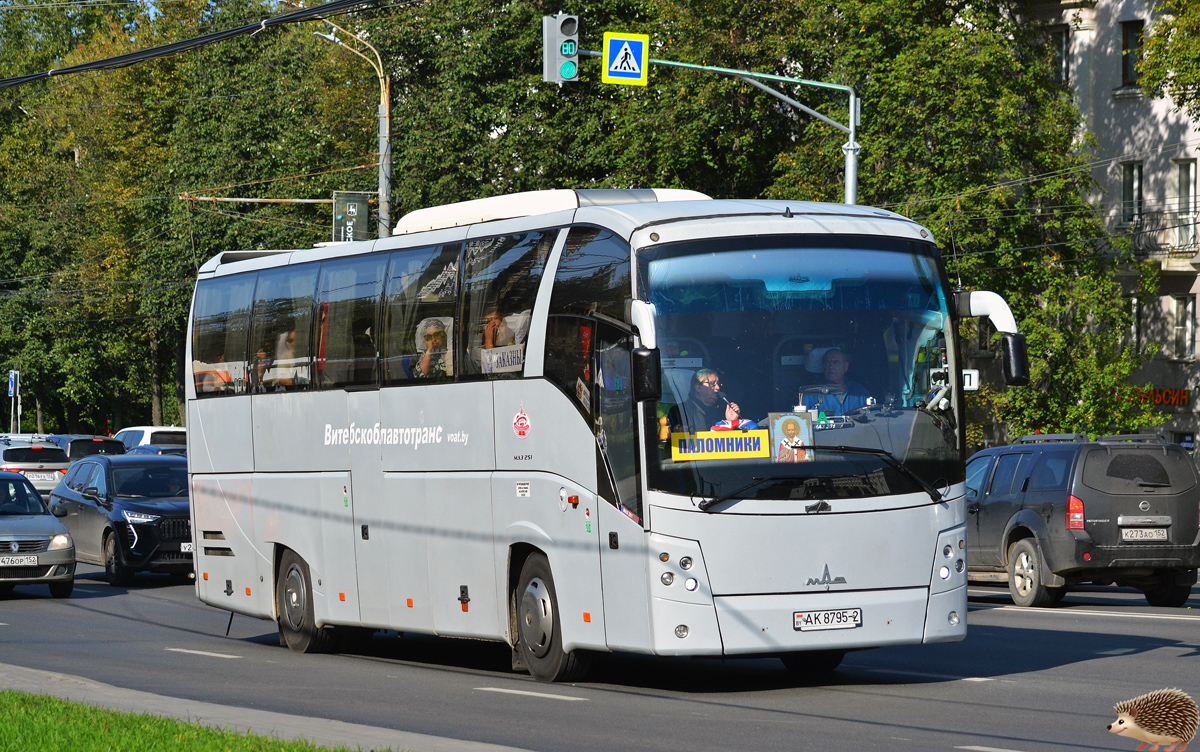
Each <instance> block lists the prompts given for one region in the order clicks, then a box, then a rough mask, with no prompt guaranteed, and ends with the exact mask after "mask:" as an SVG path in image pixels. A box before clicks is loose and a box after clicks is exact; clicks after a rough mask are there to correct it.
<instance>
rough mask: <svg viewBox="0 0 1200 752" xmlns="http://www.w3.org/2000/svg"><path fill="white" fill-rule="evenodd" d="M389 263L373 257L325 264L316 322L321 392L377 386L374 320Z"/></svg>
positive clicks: (318, 287)
mask: <svg viewBox="0 0 1200 752" xmlns="http://www.w3.org/2000/svg"><path fill="white" fill-rule="evenodd" d="M387 261H388V257H387V256H384V255H372V256H359V257H356V258H349V259H343V260H340V261H327V262H325V263H323V264H321V280H320V284H319V285H318V286H317V289H318V290H319V295H320V297H319V298H318V300H317V320H316V343H317V349H316V373H317V386H318V388H319V389H332V388H335V387H341V386H367V385H372V384H377V383H378V378H379V348H378V347H377V346H376V344H375V341H376V337H377V336H378V334H379V325H378V322H376V320H375V319H376V316H377V314H378V311H379V295H380V292H381V291H382V289H383V274H384V270H385V267H386V266H387Z"/></svg>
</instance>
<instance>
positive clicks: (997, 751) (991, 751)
mask: <svg viewBox="0 0 1200 752" xmlns="http://www.w3.org/2000/svg"><path fill="white" fill-rule="evenodd" d="M955 749H970V750H974V752H1021V750H1019V749H1003V748H1001V747H974V746H971V747H955Z"/></svg>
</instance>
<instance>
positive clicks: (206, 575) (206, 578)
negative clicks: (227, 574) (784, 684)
mask: <svg viewBox="0 0 1200 752" xmlns="http://www.w3.org/2000/svg"><path fill="white" fill-rule="evenodd" d="M204 580H205V581H206V582H207V581H208V572H205V573H204Z"/></svg>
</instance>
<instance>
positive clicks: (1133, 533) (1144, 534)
mask: <svg viewBox="0 0 1200 752" xmlns="http://www.w3.org/2000/svg"><path fill="white" fill-rule="evenodd" d="M1166 539H1167V529H1166V528H1165V527H1123V528H1121V540H1128V541H1140V540H1162V541H1165V540H1166Z"/></svg>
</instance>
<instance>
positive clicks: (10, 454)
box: [0, 440, 71, 499]
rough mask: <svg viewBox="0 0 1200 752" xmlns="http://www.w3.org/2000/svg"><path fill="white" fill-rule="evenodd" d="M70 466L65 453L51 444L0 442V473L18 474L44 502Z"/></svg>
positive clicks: (14, 441)
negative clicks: (23, 477)
mask: <svg viewBox="0 0 1200 752" xmlns="http://www.w3.org/2000/svg"><path fill="white" fill-rule="evenodd" d="M10 442H11V443H10ZM70 465H71V461H70V460H69V459H67V453H66V452H64V451H63V450H62V449H60V448H59V447H58V446H57V445H55V444H51V443H50V442H46V443H44V444H41V443H37V444H31V443H25V442H21V441H16V440H8V441H5V440H0V470H3V471H5V472H12V473H21V474H22V475H24V476H25V478H26V479H27V480H28V481H29V482H30V483H32V484H33V487H34V488H36V489H37V490H38V493H40V494H41V495H42V498H44V499H48V498H50V492H51V491H52V490H53V489H54V487H55V486H57V485H58V482H59V481H60V480H62V478H63V473H65V472H67V468H68V467H69V466H70Z"/></svg>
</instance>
